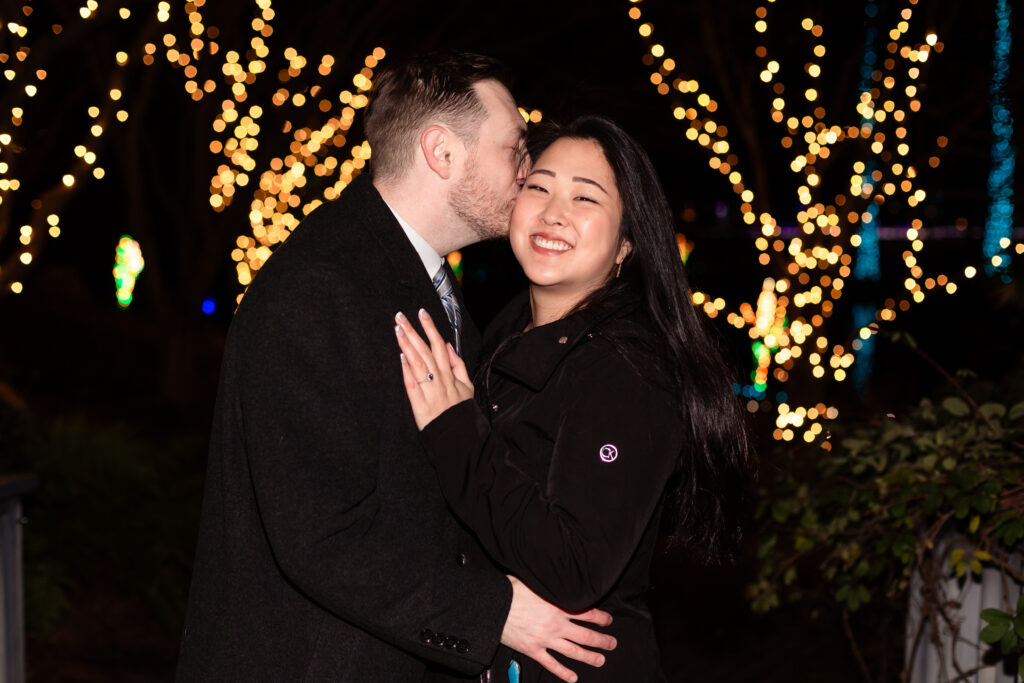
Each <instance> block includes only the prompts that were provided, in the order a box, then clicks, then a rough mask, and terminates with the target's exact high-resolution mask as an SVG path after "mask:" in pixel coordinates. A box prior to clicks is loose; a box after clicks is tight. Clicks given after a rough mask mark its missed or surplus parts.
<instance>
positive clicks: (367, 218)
mask: <svg viewBox="0 0 1024 683" xmlns="http://www.w3.org/2000/svg"><path fill="white" fill-rule="evenodd" d="M337 201H338V202H343V203H344V207H343V208H344V210H345V211H346V212H348V213H351V214H353V215H355V216H359V217H360V218H361V220H359V221H356V222H355V223H354V225H356V226H357V227H358V228H360V229H362V230H364V231H365V232H366V233H368V234H369V235H370V239H372V240H375V241H376V242H377V244H378V245H379V246H380V249H379V251H378V252H377V253H378V254H380V255H381V259H382V261H384V263H381V268H380V269H379V270H380V273H381V274H382V275H384V276H385V277H389V278H391V279H392V280H393V281H394V282H396V283H397V284H398V285H399V286H401V287H404V288H406V289H408V290H410V292H409V295H408V300H409V301H410V302H413V301H420V302H422V303H421V304H420V305H422V306H423V308H425V309H426V310H427V313H429V314H430V317H431V318H433V320H434V324H435V325H437V329H438V331H439V332H440V333H441V336H442V337H443V338H444V340H445V341H447V342H454V339H453V337H452V335H453V332H452V329H451V325H449V324H448V315H447V314H446V313H445V310H444V306H443V305H442V304H441V299H440V297H438V296H437V291H436V290H435V289H434V284H433V282H431V278H430V276H429V275H427V271H426V269H425V268H424V267H423V260H422V259H421V258H420V256H419V254H418V253H417V252H416V249H415V248H414V247H413V245H412V243H411V242H410V241H409V238H408V237H407V236H406V234H405V231H404V230H403V229H402V226H401V225H400V224H399V223H398V219H397V218H395V214H394V212H393V211H391V209H390V208H389V207H388V205H387V203H385V202H384V199H383V197H381V196H380V193H379V192H378V191H377V188H375V187H374V186H373V183H372V182H371V180H370V176H369V175H368V174H361V175H359V176H357V177H356V178H355V179H354V180H353V181H352V182H351V183H350V184H349V186H348V187H347V188H345V190H344V191H343V192H342V193H341V196H340V197H339V198H338V200H337ZM353 256H354V257H355V258H365V257H366V255H365V254H355V255H353ZM442 259H443V257H442ZM443 266H444V268H445V269H447V270H448V276H449V277H450V278H452V281H453V282H454V281H455V274H454V273H452V272H451V269H450V268H449V267H448V262H447V260H444V262H443ZM455 297H456V298H457V299H458V301H459V306H461V307H462V318H463V322H464V323H465V324H464V325H463V328H462V355H463V358H464V359H465V361H466V365H467V366H468V367H469V368H470V370H471V371H472V369H473V368H475V366H476V360H477V355H478V354H479V351H480V333H479V332H478V331H477V329H476V326H475V325H473V324H472V321H471V319H470V315H469V312H468V311H467V310H466V302H465V299H463V297H462V288H461V287H459V286H456V287H455ZM397 312H398V311H387V313H389V314H391V315H394V314H395V313H397ZM402 312H403V313H405V314H406V315H407V316H409V318H410V319H411V320H415V318H416V311H415V310H408V311H402Z"/></svg>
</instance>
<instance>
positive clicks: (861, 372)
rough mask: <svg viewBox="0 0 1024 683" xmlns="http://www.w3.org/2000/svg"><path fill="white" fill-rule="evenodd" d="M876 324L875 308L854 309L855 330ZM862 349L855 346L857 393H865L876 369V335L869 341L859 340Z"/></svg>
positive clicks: (855, 384) (863, 306)
mask: <svg viewBox="0 0 1024 683" xmlns="http://www.w3.org/2000/svg"><path fill="white" fill-rule="evenodd" d="M873 322H875V307H874V306H871V305H869V304H857V305H856V306H854V307H853V329H855V330H859V329H862V328H864V327H867V326H868V325H870V324H871V323H873ZM857 341H858V342H860V347H859V348H858V347H857V345H856V344H854V351H853V355H854V357H855V358H856V361H855V362H854V364H853V385H854V387H856V389H857V393H859V394H863V393H864V386H865V385H866V384H867V381H868V378H870V377H871V373H872V372H873V371H874V369H875V367H874V366H875V335H871V336H870V337H868V338H867V339H858V340H857Z"/></svg>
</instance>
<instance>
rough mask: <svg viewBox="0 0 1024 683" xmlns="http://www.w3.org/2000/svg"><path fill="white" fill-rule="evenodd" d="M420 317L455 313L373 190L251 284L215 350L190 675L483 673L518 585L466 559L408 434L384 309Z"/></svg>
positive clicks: (318, 222) (188, 635) (366, 187)
mask: <svg viewBox="0 0 1024 683" xmlns="http://www.w3.org/2000/svg"><path fill="white" fill-rule="evenodd" d="M420 307H423V308H426V309H427V311H429V312H430V314H431V315H432V316H433V318H434V320H436V321H445V320H447V318H446V316H445V313H444V309H443V307H442V305H441V303H440V300H439V299H438V296H437V294H436V293H435V291H434V288H433V286H432V284H431V281H430V277H429V276H428V275H427V273H426V271H425V269H424V268H423V264H422V262H421V261H420V259H419V257H418V256H417V254H416V252H415V250H414V249H413V247H412V245H411V244H410V243H409V241H408V239H407V238H406V237H405V234H404V233H403V232H402V229H401V226H399V224H398V222H397V221H396V220H395V218H394V216H393V214H392V213H391V211H390V210H389V209H388V207H387V205H386V204H385V203H384V202H383V200H382V199H381V198H380V195H379V194H378V193H377V191H376V189H374V187H373V186H372V184H371V183H370V181H369V179H368V178H365V177H360V178H357V179H356V180H355V181H354V182H353V183H352V185H351V186H350V187H349V188H348V189H346V190H345V191H344V192H343V193H342V195H341V197H340V198H339V199H338V200H337V201H334V202H330V203H327V204H324V205H323V206H321V207H319V208H318V209H317V210H316V211H314V212H313V213H312V214H310V215H309V216H308V217H307V218H306V219H305V220H303V222H302V224H301V225H300V226H299V227H298V228H297V229H296V230H295V231H294V233H293V234H292V235H291V236H290V237H289V239H288V241H287V242H286V243H284V244H283V245H281V247H280V248H279V249H278V250H277V251H276V252H275V253H274V255H273V256H272V257H271V258H270V259H269V260H268V261H267V263H266V265H265V266H264V267H263V268H262V269H261V270H260V271H259V273H258V275H257V276H256V278H255V280H254V282H253V283H252V285H251V286H250V287H249V290H248V292H247V293H246V295H245V297H244V299H243V300H242V303H241V305H240V306H239V308H238V311H237V313H236V315H235V318H234V320H233V322H232V324H231V329H230V331H229V334H228V340H227V346H226V349H225V353H224V361H223V366H222V370H221V380H220V388H219V392H218V397H217V408H216V414H215V417H214V423H213V433H212V437H211V445H210V457H209V465H208V472H207V477H206V487H205V493H204V498H203V511H202V518H201V523H200V530H199V540H198V547H197V550H196V558H195V566H194V569H193V576H192V586H191V590H190V595H189V604H188V614H187V618H186V625H185V629H184V633H183V636H182V644H181V654H180V658H179V665H178V672H177V678H178V680H179V681H204V682H209V681H275V682H279V681H333V682H335V683H341V682H345V683H373V682H376V681H388V682H389V683H390V682H399V683H401V682H405V681H421V680H423V677H424V675H425V671H426V668H427V663H428V662H434V663H436V664H440V665H443V666H445V667H450V668H452V669H454V670H457V671H461V672H464V673H467V674H472V673H474V672H479V671H480V670H481V669H482V668H483V667H484V666H486V665H487V664H488V663H489V662H490V661H491V659H492V657H493V656H494V654H495V651H496V649H497V646H498V642H499V639H500V636H501V631H502V627H503V625H504V622H505V618H506V616H507V614H508V609H509V605H510V602H511V595H512V593H511V586H510V584H509V582H508V580H507V579H506V578H505V576H504V575H503V574H502V573H501V572H499V571H498V570H496V569H495V568H493V567H492V566H490V565H489V564H487V563H484V562H479V563H467V562H465V555H464V553H463V551H464V550H465V548H466V543H467V537H466V535H465V531H463V530H462V529H461V528H460V526H459V525H458V523H457V522H456V521H455V519H454V518H453V517H452V516H451V515H450V513H449V511H448V509H447V507H446V505H445V501H444V499H443V498H442V496H441V492H440V490H439V489H438V485H437V478H436V476H435V474H434V472H433V469H432V468H431V466H430V463H429V461H428V460H427V459H426V457H425V456H424V454H423V451H422V447H421V445H420V443H419V441H418V438H417V432H416V426H415V424H414V422H413V419H412V414H411V411H410V410H409V407H408V399H407V398H406V396H405V390H404V388H403V385H402V378H401V367H400V363H399V358H398V354H399V349H398V346H397V344H396V342H395V337H394V322H393V316H394V314H395V313H396V312H398V311H404V312H405V313H406V314H407V315H409V317H410V319H415V318H416V316H415V315H414V313H415V311H416V310H417V309H419V308H420ZM438 328H439V329H441V330H442V331H443V333H444V334H445V335H448V336H449V337H450V334H451V331H450V329H449V328H448V326H447V325H443V324H440V323H439V324H438ZM466 328H467V329H466V330H465V332H464V349H465V355H466V357H467V359H472V358H473V357H474V354H475V353H477V351H478V349H479V335H478V333H477V332H476V331H475V329H473V328H472V325H471V323H469V321H468V318H467V319H466Z"/></svg>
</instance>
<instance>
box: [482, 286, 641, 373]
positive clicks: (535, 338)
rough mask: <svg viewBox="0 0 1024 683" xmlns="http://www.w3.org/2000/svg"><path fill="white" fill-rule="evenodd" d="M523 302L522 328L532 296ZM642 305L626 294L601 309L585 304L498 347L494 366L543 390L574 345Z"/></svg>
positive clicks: (520, 316)
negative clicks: (583, 306)
mask: <svg viewBox="0 0 1024 683" xmlns="http://www.w3.org/2000/svg"><path fill="white" fill-rule="evenodd" d="M521 305H522V306H523V308H524V310H523V311H521V312H520V314H519V315H518V316H516V320H517V324H518V327H517V328H516V329H522V328H523V327H524V326H525V325H526V323H527V322H528V321H529V319H530V300H529V297H523V301H522V304H521ZM639 306H640V299H639V297H636V296H634V295H626V296H623V297H622V298H621V299H619V300H616V301H613V302H609V303H607V304H605V305H602V306H600V307H598V308H597V309H590V308H584V309H583V310H581V311H576V312H575V313H572V314H570V315H568V316H566V317H564V318H562V319H560V320H556V321H555V322H552V323H548V324H547V325H542V326H540V327H535V328H533V329H531V330H529V331H527V332H523V333H520V334H519V335H518V336H513V337H511V338H510V339H509V340H508V341H507V342H506V343H505V344H504V345H502V346H501V347H499V348H498V351H497V352H496V354H495V358H494V361H493V363H492V364H491V369H492V370H494V371H497V372H500V373H502V374H504V375H507V376H508V377H511V378H512V379H514V380H516V381H518V382H521V383H522V384H525V385H526V386H527V387H529V388H530V389H532V390H533V391H540V390H541V389H542V388H543V387H544V385H545V384H547V382H548V380H549V379H550V378H551V375H553V374H554V372H555V370H556V369H557V368H558V366H559V365H560V364H561V363H562V361H563V360H564V359H565V357H566V356H568V355H569V353H570V352H571V351H572V350H573V349H574V348H576V347H577V346H579V345H581V344H585V343H587V342H588V341H590V340H591V339H593V338H594V336H595V334H597V333H598V330H599V329H600V328H601V327H602V326H604V325H605V324H606V323H609V322H611V321H612V320H614V319H618V318H623V317H626V316H628V315H629V314H630V313H631V312H633V311H634V310H636V309H637V308H639Z"/></svg>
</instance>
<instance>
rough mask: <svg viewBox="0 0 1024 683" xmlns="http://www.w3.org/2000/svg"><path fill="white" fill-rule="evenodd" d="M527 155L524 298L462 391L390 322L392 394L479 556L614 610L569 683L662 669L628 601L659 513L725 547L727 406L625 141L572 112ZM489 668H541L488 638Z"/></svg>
mask: <svg viewBox="0 0 1024 683" xmlns="http://www.w3.org/2000/svg"><path fill="white" fill-rule="evenodd" d="M530 152H531V156H532V158H533V159H534V160H535V164H534V166H533V168H532V169H531V172H530V174H529V176H527V178H526V182H525V185H524V187H523V189H522V191H521V192H520V194H519V196H518V197H517V199H516V204H515V208H514V209H513V212H512V221H511V228H510V234H509V238H510V241H511V244H512V250H513V252H514V253H515V255H516V258H517V259H518V260H519V263H520V264H521V265H522V267H523V271H524V273H525V274H526V277H527V279H528V280H529V283H530V286H529V291H528V294H527V295H526V296H523V297H520V298H519V299H517V300H516V301H513V302H512V303H511V304H510V305H509V307H508V308H507V309H506V310H505V311H503V312H502V314H500V315H499V317H498V319H497V320H496V321H495V323H494V325H492V328H491V330H492V332H491V333H490V334H489V336H490V337H492V338H503V339H504V341H502V342H501V344H500V345H498V347H497V349H496V350H495V351H494V352H493V354H492V355H491V356H490V360H489V361H487V362H486V363H485V364H484V366H483V367H482V369H481V371H480V373H479V375H478V378H477V385H476V392H475V398H476V401H473V400H471V399H472V398H474V388H473V384H472V382H471V381H470V379H469V377H468V376H467V374H466V370H465V366H464V365H463V364H462V362H461V360H460V359H459V358H458V356H457V355H456V354H455V352H454V351H453V350H452V349H451V348H450V347H446V346H445V344H444V342H443V341H442V339H441V337H440V335H439V334H438V332H437V330H436V328H435V327H434V325H433V323H432V322H431V321H430V319H429V316H427V315H426V314H425V313H423V312H421V313H420V316H419V318H420V322H421V324H422V326H423V329H424V331H425V332H426V334H427V338H428V341H429V342H430V346H428V345H427V343H426V342H424V341H423V340H422V339H421V338H420V337H419V336H418V335H417V334H416V332H415V330H414V329H413V328H412V326H411V325H410V323H409V321H408V320H407V319H405V317H404V316H402V315H399V316H397V318H396V319H397V321H398V325H397V326H396V334H397V336H398V342H399V345H400V347H401V349H402V370H403V374H404V377H405V386H406V390H407V392H408V395H409V400H410V403H411V405H412V409H413V414H414V416H415V418H416V423H417V425H418V426H419V428H420V429H421V432H422V434H421V436H422V439H423V442H424V444H425V446H426V450H427V453H428V455H429V457H430V458H431V460H432V462H433V464H434V465H435V468H436V469H437V472H438V478H439V480H440V483H441V488H442V490H443V492H444V495H445V498H446V499H447V500H448V502H449V504H450V505H451V507H452V509H453V510H454V512H455V514H456V515H458V516H459V517H460V519H462V521H463V522H464V523H465V524H466V525H467V526H469V528H470V529H472V530H473V532H474V533H475V534H476V536H477V537H478V539H479V540H480V542H481V544H482V545H483V547H484V548H485V549H486V550H487V552H488V553H489V554H490V556H491V557H492V559H493V560H494V561H496V562H497V563H498V564H500V565H501V566H502V567H504V568H505V569H506V570H507V571H508V572H509V573H511V574H513V575H515V576H517V577H519V579H521V580H522V581H524V582H525V583H526V584H527V585H528V586H529V587H530V588H532V589H533V590H534V591H535V592H536V593H538V594H539V595H541V596H542V597H544V598H545V599H547V600H549V601H551V602H553V603H555V604H557V605H559V606H560V607H562V608H563V609H566V610H569V611H576V610H584V609H586V608H589V607H592V606H597V607H600V608H601V609H603V610H606V611H608V612H610V613H611V614H612V616H613V618H614V623H613V624H612V625H611V626H610V627H608V629H607V631H608V633H610V634H612V635H614V636H615V637H616V639H617V640H618V647H617V648H616V649H615V650H614V651H612V652H609V653H607V656H606V661H605V664H604V666H603V667H601V668H592V667H586V666H585V665H583V666H584V667H585V670H582V671H579V670H578V673H579V674H580V680H581V681H586V682H590V681H627V680H632V681H655V680H664V675H663V674H662V673H661V670H660V667H659V664H658V662H659V656H658V650H657V645H656V643H655V638H654V631H653V628H652V625H651V615H650V612H649V610H648V608H647V606H646V604H645V602H644V595H645V593H646V592H647V590H648V588H649V579H648V569H649V565H650V561H651V556H652V554H653V551H654V546H655V541H656V538H657V534H658V529H659V521H660V519H661V516H662V510H663V508H666V509H665V512H666V513H667V514H668V515H669V516H670V518H671V521H672V523H673V526H674V528H675V535H676V536H677V537H679V538H680V539H681V540H683V541H685V542H686V543H687V544H688V545H689V547H690V548H691V549H692V550H694V551H696V552H698V553H701V554H702V555H706V556H708V557H712V558H713V557H717V556H719V555H720V554H721V553H722V551H723V550H724V549H725V548H726V547H727V546H728V545H729V543H730V541H732V540H733V537H734V536H735V533H736V529H737V523H736V519H737V516H738V507H739V504H740V498H741V496H742V492H743V488H744V485H745V483H746V481H747V478H748V474H749V470H750V460H751V455H750V452H749V448H748V442H747V437H746V431H745V428H744V424H743V416H742V412H741V410H740V409H739V406H738V404H737V402H736V400H735V397H734V395H733V392H732V389H731V380H730V377H729V373H728V371H727V369H726V367H725V365H724V363H723V361H722V358H721V354H720V352H719V350H718V347H717V344H716V342H715V339H714V336H713V335H712V334H711V333H710V332H709V330H708V328H707V327H706V323H705V321H704V319H703V317H702V316H701V315H700V314H698V313H697V312H696V311H695V310H694V307H693V305H692V303H691V297H690V291H689V286H688V284H687V278H686V273H685V271H684V269H683V265H682V263H681V262H680V259H679V256H678V251H677V247H676V241H675V231H674V229H673V225H672V222H671V214H670V211H669V207H668V203H667V201H666V200H665V196H664V193H663V191H662V190H661V186H660V184H659V182H658V179H657V176H656V174H655V172H654V169H653V167H652V166H651V164H650V161H649V160H648V158H647V156H646V154H645V153H644V151H643V149H642V148H641V147H640V146H639V145H638V144H637V143H636V141H634V140H633V139H632V138H631V137H629V136H628V135H627V134H626V133H625V132H623V131H622V130H621V129H620V128H619V127H618V126H616V125H615V124H614V123H612V122H611V121H609V120H607V119H604V118H600V117H595V116H587V117H583V118H580V119H577V120H576V121H575V122H573V123H571V124H570V125H568V126H566V127H564V128H546V129H544V130H542V131H541V132H540V133H539V134H535V135H534V136H533V137H532V139H531V144H530ZM496 335H497V337H496ZM666 501H667V503H666ZM563 663H564V660H563ZM506 672H507V673H508V676H509V678H508V680H513V681H514V680H516V675H518V677H519V678H518V680H520V681H524V682H525V681H547V680H557V679H556V678H555V677H554V676H553V675H552V674H549V673H547V672H546V671H544V670H543V669H542V668H541V667H540V666H539V665H538V664H537V663H536V662H533V661H532V660H529V659H527V658H524V657H522V656H521V655H518V654H517V653H515V652H512V651H510V650H505V649H504V648H502V650H500V651H499V653H498V658H497V660H496V661H495V664H494V666H493V667H492V680H495V681H503V680H505V678H503V676H505V675H506Z"/></svg>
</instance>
